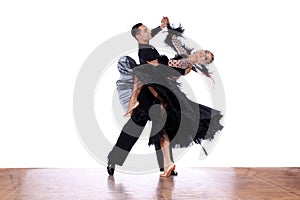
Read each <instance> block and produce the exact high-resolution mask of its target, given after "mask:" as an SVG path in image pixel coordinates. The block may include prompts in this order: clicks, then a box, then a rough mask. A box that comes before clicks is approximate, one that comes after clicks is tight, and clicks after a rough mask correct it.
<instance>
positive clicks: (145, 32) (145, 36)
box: [136, 25, 152, 41]
mask: <svg viewBox="0 0 300 200" xmlns="http://www.w3.org/2000/svg"><path fill="white" fill-rule="evenodd" d="M138 29H139V32H138V33H137V35H136V36H137V38H138V39H139V40H141V41H149V40H150V39H151V38H152V36H151V30H150V29H148V27H147V26H144V25H142V26H140V27H139V28H138Z"/></svg>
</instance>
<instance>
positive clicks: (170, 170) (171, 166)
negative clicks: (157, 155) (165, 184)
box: [160, 164, 176, 177]
mask: <svg viewBox="0 0 300 200" xmlns="http://www.w3.org/2000/svg"><path fill="white" fill-rule="evenodd" d="M175 167H176V165H175V164H172V165H170V166H169V167H168V169H167V170H166V171H165V173H164V174H161V175H160V177H169V176H170V175H171V172H172V171H174V170H175Z"/></svg>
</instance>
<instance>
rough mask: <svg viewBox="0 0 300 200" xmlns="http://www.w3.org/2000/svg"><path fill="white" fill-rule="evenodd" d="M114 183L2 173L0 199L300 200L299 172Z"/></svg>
mask: <svg viewBox="0 0 300 200" xmlns="http://www.w3.org/2000/svg"><path fill="white" fill-rule="evenodd" d="M177 171H178V173H179V175H178V176H177V177H169V178H159V173H154V174H146V175H132V174H124V173H119V172H116V173H115V175H114V177H109V176H108V175H107V173H106V169H105V168H99V169H0V199H1V200H11V199H15V200H17V199H24V200H27V199H28V200H35V199H38V200H48V199H58V200H64V199H67V200H68V199H72V200H74V199H83V200H89V199H184V200H186V199H188V200H189V199H213V200H215V199H230V200H231V199H243V200H244V199H246V200H248V199H255V200H256V199H272V200H273V199H300V168H178V169H177Z"/></svg>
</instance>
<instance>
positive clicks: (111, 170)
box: [107, 164, 115, 176]
mask: <svg viewBox="0 0 300 200" xmlns="http://www.w3.org/2000/svg"><path fill="white" fill-rule="evenodd" d="M114 172H115V165H113V164H108V165H107V173H108V174H109V175H110V176H113V175H114Z"/></svg>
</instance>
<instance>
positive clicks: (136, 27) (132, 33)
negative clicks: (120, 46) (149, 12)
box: [131, 23, 143, 38]
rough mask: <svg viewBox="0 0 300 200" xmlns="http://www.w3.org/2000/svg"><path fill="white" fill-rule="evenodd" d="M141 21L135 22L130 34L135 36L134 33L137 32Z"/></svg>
mask: <svg viewBox="0 0 300 200" xmlns="http://www.w3.org/2000/svg"><path fill="white" fill-rule="evenodd" d="M142 25H143V24H142V23H137V24H136V25H134V26H133V27H132V29H131V35H132V36H133V37H134V38H135V36H136V34H137V33H138V32H139V27H140V26H142Z"/></svg>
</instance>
